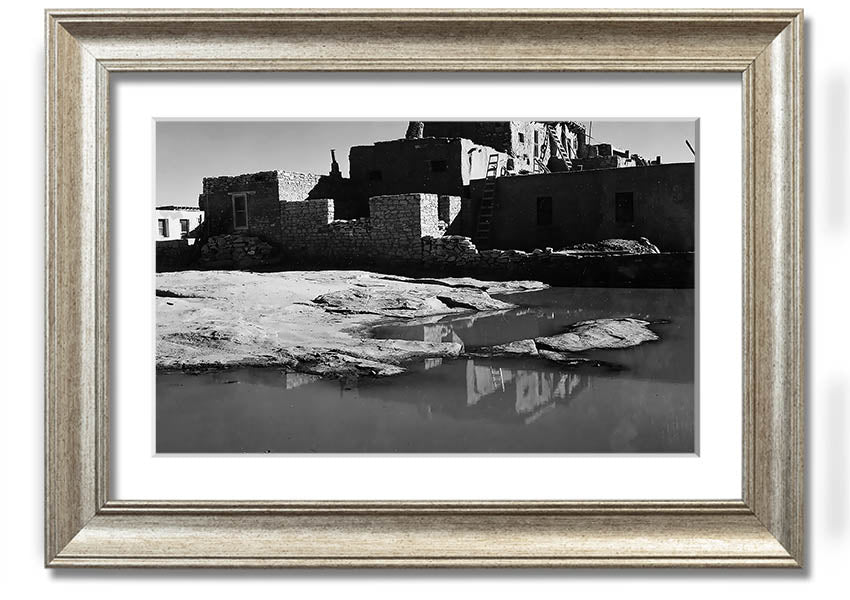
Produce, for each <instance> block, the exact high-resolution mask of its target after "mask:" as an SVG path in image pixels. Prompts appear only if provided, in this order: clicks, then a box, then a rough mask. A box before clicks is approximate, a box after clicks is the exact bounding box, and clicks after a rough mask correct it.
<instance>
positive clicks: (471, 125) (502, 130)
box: [423, 121, 583, 179]
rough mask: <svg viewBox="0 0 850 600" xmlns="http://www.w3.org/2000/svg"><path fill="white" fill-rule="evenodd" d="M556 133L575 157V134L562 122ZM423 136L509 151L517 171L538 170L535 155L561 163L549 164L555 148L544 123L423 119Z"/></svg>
mask: <svg viewBox="0 0 850 600" xmlns="http://www.w3.org/2000/svg"><path fill="white" fill-rule="evenodd" d="M555 133H556V135H557V136H558V137H559V138H560V140H561V143H562V144H564V147H565V150H567V152H568V153H570V157H571V158H572V157H574V156H576V155H577V154H578V152H579V150H580V149H579V139H578V137H577V135H576V133H575V132H573V131H571V130H570V128H569V127H567V126H566V124H564V123H558V124H557V125H556V126H555ZM423 135H425V136H426V137H435V138H454V137H460V138H467V139H469V140H471V141H472V142H473V143H474V144H480V145H483V146H489V147H491V148H494V149H496V150H498V151H500V152H504V153H506V154H510V155H511V156H513V157H514V159H515V169H516V171H517V172H537V171H540V170H541V169H540V168H539V166H537V163H536V162H535V158H537V159H539V160H540V161H541V162H542V163H543V165H546V166H547V167H548V168H552V169H553V170H554V169H558V168H559V167H562V166H563V165H557V164H550V158H552V156H553V154H554V155H556V154H557V151H556V150H554V148H553V147H552V145H551V140H550V139H549V130H548V128H547V127H546V124H545V123H543V122H539V121H426V122H425V124H424V129H423ZM535 135H536V136H537V145H536V148H537V153H536V154H535V143H534V141H535ZM582 142H583V140H582ZM582 149H583V143H582ZM473 179H475V177H473Z"/></svg>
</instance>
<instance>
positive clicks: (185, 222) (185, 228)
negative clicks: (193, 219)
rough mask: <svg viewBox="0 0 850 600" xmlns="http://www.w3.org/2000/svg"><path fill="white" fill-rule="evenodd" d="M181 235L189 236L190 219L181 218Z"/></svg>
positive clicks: (183, 236)
mask: <svg viewBox="0 0 850 600" xmlns="http://www.w3.org/2000/svg"><path fill="white" fill-rule="evenodd" d="M180 237H182V238H187V237H189V219H180Z"/></svg>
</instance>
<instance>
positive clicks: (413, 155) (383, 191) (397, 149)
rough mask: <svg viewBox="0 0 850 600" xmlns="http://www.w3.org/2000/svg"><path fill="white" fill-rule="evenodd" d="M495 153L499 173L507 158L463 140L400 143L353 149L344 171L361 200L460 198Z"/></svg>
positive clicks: (390, 142)
mask: <svg viewBox="0 0 850 600" xmlns="http://www.w3.org/2000/svg"><path fill="white" fill-rule="evenodd" d="M494 152H495V153H497V154H499V164H498V166H499V168H500V169H501V168H503V167H506V166H507V162H508V159H509V158H510V157H509V156H508V155H507V154H505V153H499V152H497V151H496V150H494V149H492V148H489V147H485V146H481V145H478V144H474V143H472V142H471V141H469V140H467V139H459V138H453V139H446V138H423V139H401V140H392V141H388V142H377V143H375V144H372V145H370V146H354V147H352V148H351V150H350V152H349V165H350V172H351V179H352V181H353V182H356V185H357V186H358V192H359V193H360V194H361V196H363V197H366V198H372V197H375V196H385V195H394V194H407V193H428V194H438V195H440V194H442V195H451V196H465V195H467V189H468V188H467V186H468V185H469V182H470V180H472V179H480V178H484V177H485V176H486V173H487V163H488V160H489V158H490V155H491V154H493V153H494ZM439 163H443V164H439Z"/></svg>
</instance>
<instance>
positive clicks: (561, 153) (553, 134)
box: [546, 124, 573, 169]
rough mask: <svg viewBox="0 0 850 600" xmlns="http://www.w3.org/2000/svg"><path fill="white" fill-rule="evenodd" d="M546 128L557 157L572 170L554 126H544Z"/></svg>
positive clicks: (570, 162)
mask: <svg viewBox="0 0 850 600" xmlns="http://www.w3.org/2000/svg"><path fill="white" fill-rule="evenodd" d="M546 128H547V129H548V130H549V137H551V138H552V141H553V142H554V143H555V147H556V148H557V149H558V155H559V156H560V157H561V158H562V159H563V160H564V162H565V163H566V164H567V168H568V169H572V168H573V161H572V160H570V156H569V155H568V154H567V150H566V149H565V148H564V144H563V143H561V138H560V137H558V131H557V129H555V126H554V125H551V124H549V125H546Z"/></svg>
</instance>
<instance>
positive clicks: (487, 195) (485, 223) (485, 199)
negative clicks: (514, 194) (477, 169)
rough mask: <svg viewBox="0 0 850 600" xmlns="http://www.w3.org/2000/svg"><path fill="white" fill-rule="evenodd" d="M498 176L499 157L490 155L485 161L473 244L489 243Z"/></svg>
mask: <svg viewBox="0 0 850 600" xmlns="http://www.w3.org/2000/svg"><path fill="white" fill-rule="evenodd" d="M498 174H499V155H498V154H491V155H490V158H489V159H488V160H487V175H486V176H485V178H484V191H483V192H482V194H481V206H480V207H479V209H478V227H477V229H476V230H475V244H476V245H487V244H489V242H490V224H491V222H492V220H493V204H494V201H495V199H496V176H497V175H498Z"/></svg>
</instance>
